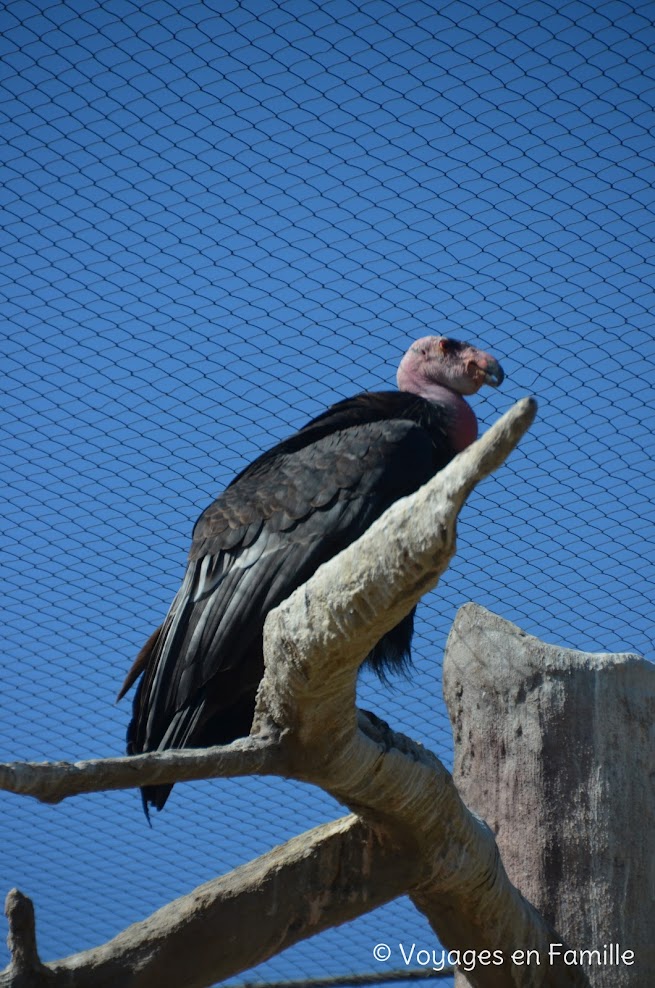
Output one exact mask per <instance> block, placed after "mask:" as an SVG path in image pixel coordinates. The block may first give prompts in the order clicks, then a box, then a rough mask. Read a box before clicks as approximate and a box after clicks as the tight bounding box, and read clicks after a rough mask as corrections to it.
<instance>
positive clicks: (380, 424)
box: [118, 336, 504, 821]
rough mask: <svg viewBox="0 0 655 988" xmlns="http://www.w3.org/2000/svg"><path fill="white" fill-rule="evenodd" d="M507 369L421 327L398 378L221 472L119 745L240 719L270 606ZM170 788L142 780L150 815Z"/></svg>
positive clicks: (452, 451)
mask: <svg viewBox="0 0 655 988" xmlns="http://www.w3.org/2000/svg"><path fill="white" fill-rule="evenodd" d="M503 378H504V373H503V371H502V368H501V366H500V364H499V363H498V361H497V360H496V359H495V358H494V357H492V356H491V355H490V354H488V353H485V352H484V351H482V350H479V349H478V348H477V347H475V346H473V345H471V344H470V343H463V342H460V341H458V340H454V339H450V338H449V337H445V336H425V337H422V338H421V339H419V340H417V341H416V342H414V343H413V344H412V345H411V346H410V347H409V349H408V350H407V352H406V353H405V354H404V356H403V358H402V360H401V362H400V365H399V367H398V371H397V386H398V390H396V391H391V390H390V391H378V392H363V393H361V394H358V395H355V396H354V397H351V398H346V399H344V400H341V401H338V402H337V403H336V404H334V405H332V406H331V407H330V408H328V409H327V410H326V411H324V412H322V413H321V414H320V415H318V416H317V417H316V418H314V419H312V420H311V421H310V422H308V423H307V424H306V425H304V426H303V427H302V428H301V429H300V430H299V431H297V432H296V433H295V434H293V435H292V436H290V437H289V438H288V439H285V440H283V441H282V442H279V443H278V444H277V445H275V446H273V448H272V449H269V450H268V451H267V452H264V453H263V454H262V455H260V456H258V457H257V458H256V459H255V460H254V461H253V462H252V463H251V464H250V465H249V466H247V467H246V468H245V469H244V470H242V471H241V472H240V473H239V474H238V475H237V476H236V477H235V478H234V480H232V481H231V483H230V484H229V485H228V487H227V488H226V489H225V490H224V491H223V493H222V494H220V495H219V497H218V498H217V499H216V500H215V501H214V502H213V503H212V504H211V505H209V507H208V508H206V510H205V511H204V512H203V513H202V514H201V516H200V518H199V519H198V521H197V522H196V524H195V526H194V529H193V537H192V544H191V549H190V552H189V556H188V563H187V568H186V573H185V576H184V579H183V582H182V585H181V587H180V589H179V591H178V592H177V594H176V596H175V598H174V600H173V603H172V604H171V607H170V610H169V611H168V614H167V615H166V617H165V618H164V621H163V623H162V624H161V626H160V627H159V628H157V629H156V630H155V631H154V632H153V633H152V634H151V635H150V637H149V638H148V640H147V641H146V643H145V644H144V646H143V648H142V649H141V651H140V652H139V654H138V655H137V657H136V659H135V661H134V663H133V665H132V667H131V669H130V671H129V672H128V674H127V677H126V679H125V682H124V683H123V686H122V688H121V690H120V693H119V695H118V699H120V698H121V697H123V696H124V695H125V694H126V693H127V691H128V690H129V689H130V688H131V687H132V685H133V684H134V683H135V682H136V681H137V680H138V685H137V689H136V692H135V696H134V701H133V706H132V718H131V721H130V723H129V727H128V731H127V752H128V754H130V755H135V754H140V753H142V752H150V751H162V750H165V749H169V748H202V747H209V746H211V745H220V744H228V743H229V742H231V741H233V740H235V739H236V738H239V737H246V736H247V735H248V734H249V733H250V728H251V725H252V719H253V714H254V709H255V695H256V693H257V688H258V686H259V683H260V680H261V678H262V676H263V672H264V657H263V628H264V621H265V619H266V616H267V614H268V612H269V611H270V610H272V609H273V608H274V607H276V606H277V605H278V604H280V603H281V602H282V601H283V600H285V599H286V598H287V597H288V596H289V595H290V594H291V593H292V592H293V591H294V590H295V589H297V588H298V587H299V586H301V585H302V584H303V583H305V582H306V581H307V580H308V579H309V578H310V576H312V574H313V573H314V572H315V571H316V570H317V569H318V567H319V566H320V565H321V564H322V563H324V562H326V561H327V560H328V559H331V558H332V557H333V556H335V555H336V554H337V553H339V552H341V550H342V549H344V548H346V546H348V545H350V544H351V543H352V542H354V541H356V539H358V538H359V537H360V536H361V535H362V534H363V532H365V531H366V530H367V529H368V528H369V526H370V525H371V524H372V523H373V522H374V521H375V520H376V519H377V518H379V517H380V515H382V513H383V512H384V511H385V510H386V509H387V508H388V507H390V505H392V504H393V503H394V502H395V501H397V500H398V499H399V498H401V497H404V496H406V495H408V494H411V493H413V492H414V491H416V490H418V488H419V487H421V486H422V485H423V484H425V483H426V482H427V481H428V480H429V479H430V478H431V477H433V476H434V475H435V474H436V473H437V472H438V471H439V470H442V469H443V468H444V467H445V466H446V465H447V464H448V463H449V462H450V460H452V459H453V457H454V456H455V455H456V454H457V453H459V452H461V451H462V450H463V449H465V448H466V447H467V446H468V445H470V444H471V443H472V442H473V441H474V440H475V439H476V438H477V433H478V423H477V419H476V416H475V413H474V412H473V409H472V408H471V406H470V405H469V403H468V402H467V401H466V397H465V396H470V395H473V394H475V393H476V392H477V391H478V390H479V389H480V388H481V387H482V386H483V385H484V384H487V385H490V386H492V387H498V386H499V385H500V384H501V383H502V381H503ZM414 611H415V609H414V610H412V611H411V612H410V613H409V614H408V615H407V616H406V617H405V618H403V620H402V621H400V623H399V624H398V625H396V627H395V628H393V629H392V630H391V631H389V632H388V633H387V634H386V635H384V637H383V638H382V639H381V640H380V641H379V642H378V643H377V644H376V645H375V646H374V647H373V649H372V650H371V652H370V653H369V655H368V656H367V659H366V662H367V663H368V665H369V667H371V668H372V669H373V670H374V671H375V672H376V673H377V674H378V675H379V676H380V678H382V679H383V680H384V679H386V677H387V674H388V673H390V672H394V671H402V670H403V669H406V668H407V666H408V663H409V661H410V647H411V639H412V633H413V626H414ZM171 789H172V785H168V784H165V785H164V784H157V785H149V786H148V785H147V786H143V787H142V789H141V796H142V802H143V807H144V810H145V813H146V817H147V818H148V821H150V808H151V807H154V808H156V809H157V810H161V809H162V808H163V806H164V804H165V802H166V800H167V798H168V795H169V793H170V791H171Z"/></svg>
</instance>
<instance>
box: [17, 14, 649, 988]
mask: <svg viewBox="0 0 655 988" xmlns="http://www.w3.org/2000/svg"><path fill="white" fill-rule="evenodd" d="M652 20H653V18H652V7H651V5H650V4H647V3H639V2H632V3H621V2H609V3H603V4H594V5H593V6H592V5H591V4H586V3H578V2H575V3H564V4H561V3H558V4H549V3H541V2H536V3H529V2H525V3H524V2H514V3H488V4H478V5H475V6H473V5H470V4H466V3H458V2H456V3H436V2H430V3H418V2H407V3H402V2H398V0H396V2H393V3H387V2H378V0H374V2H370V3H361V2H358V3H348V2H343V0H334V2H332V3H329V2H328V3H321V4H317V3H312V2H306V0H289V2H286V3H276V2H271V0H251V2H248V3H234V2H211V3H210V2H205V3H186V2H184V0H181V2H177V3H176V4H175V5H174V6H173V5H171V4H168V3H165V2H160V0H156V2H152V3H145V4H144V3H142V4H139V5H137V4H133V3H130V2H127V0H108V2H105V3H102V4H100V3H97V2H86V0H84V2H69V3H58V2H50V0H41V2H40V3H39V4H38V5H36V4H32V3H29V2H22V0H17V2H9V3H7V4H6V5H5V6H4V7H3V8H2V14H1V24H2V32H1V35H2V37H1V38H0V53H1V59H0V86H1V87H2V100H1V102H0V120H1V123H0V128H1V131H0V132H1V136H2V141H1V142H0V155H1V156H2V165H1V170H2V182H1V186H0V196H1V202H2V224H1V227H2V228H1V233H0V247H1V249H2V265H1V267H0V311H1V313H2V326H3V329H2V339H1V345H2V352H3V368H4V369H5V375H6V376H5V378H4V387H3V407H2V410H1V411H0V429H1V434H0V448H1V449H2V460H3V464H4V468H5V475H6V477H7V482H6V487H5V489H4V492H3V494H2V495H1V496H2V497H3V500H4V502H5V503H4V504H3V515H4V517H5V518H6V519H7V521H8V524H7V527H6V531H5V533H4V535H3V536H2V538H3V554H2V569H3V584H4V586H5V588H6V590H5V601H6V604H7V608H8V614H7V619H6V627H7V632H6V642H5V645H4V648H5V655H6V661H5V663H4V668H3V671H2V673H1V674H0V675H1V678H2V684H1V690H2V695H3V708H2V711H0V747H1V749H2V753H3V754H2V757H6V758H8V759H9V758H17V759H19V758H39V759H41V758H82V757H86V756H100V755H103V754H110V753H111V754H114V753H116V752H118V751H120V750H122V746H123V736H124V730H125V726H126V722H127V719H128V716H129V710H128V705H127V704H126V703H125V702H124V703H123V704H121V705H118V706H114V704H113V699H114V696H115V693H116V690H117V688H118V685H119V684H120V682H121V681H122V677H123V675H124V671H125V670H126V669H127V668H128V667H129V665H130V663H131V661H132V659H133V656H134V654H135V652H136V651H137V650H138V648H139V647H140V645H141V644H142V642H143V641H144V640H145V638H146V637H147V635H148V634H149V632H150V631H151V630H152V628H154V627H155V626H156V624H157V623H158V622H159V621H160V620H161V617H162V616H163V614H164V612H165V610H166V608H167V606H168V604H169V602H170V600H171V598H172V596H173V594H174V593H175V590H176V589H177V586H178V584H179V580H180V578H181V575H182V572H183V567H184V557H185V553H186V550H187V547H188V541H189V536H190V531H191V527H192V525H193V522H194V520H195V518H196V516H197V514H198V513H199V512H200V510H201V509H202V508H203V507H204V506H205V505H206V504H207V503H208V502H209V501H210V500H211V499H212V498H213V497H214V496H215V495H216V494H217V493H218V491H220V489H221V488H222V487H223V486H224V485H225V484H226V483H227V482H228V481H229V480H230V478H231V476H232V475H233V474H234V472H235V471H236V470H238V469H240V468H241V467H242V466H243V465H244V464H245V463H246V462H247V461H248V460H249V459H251V458H252V457H253V456H255V455H256V454H257V453H258V452H259V451H260V450H261V449H264V448H266V447H267V446H269V445H271V443H272V442H274V441H276V440H277V439H279V438H282V437H284V436H285V435H287V434H288V433H289V432H290V431H291V430H292V429H294V428H296V427H298V426H300V425H302V424H303V422H304V421H305V420H306V419H307V418H308V417H309V416H310V415H313V414H315V413H317V412H319V411H320V410H321V409H322V408H324V407H325V406H326V405H327V404H330V403H331V402H332V401H334V400H336V399H338V398H339V397H341V396H344V395H348V394H353V393H355V392H357V391H359V390H364V389H371V388H373V389H375V388H386V387H391V386H393V382H394V378H395V368H396V365H397V363H398V360H399V358H400V355H401V354H402V352H403V351H404V349H405V348H406V347H407V345H408V344H409V343H410V342H411V340H412V339H414V338H416V337H418V336H421V335H425V334H426V333H429V332H434V333H449V334H451V335H453V336H456V337H459V338H460V339H470V340H471V341H472V342H475V343H477V344H479V345H481V346H483V347H484V348H485V349H489V350H491V351H492V352H493V353H494V354H495V355H496V356H498V358H499V359H500V360H501V362H502V363H503V366H504V368H505V370H506V372H507V381H506V384H505V386H504V387H503V389H502V390H501V391H499V392H494V393H488V394H485V395H481V396H480V397H479V399H477V400H476V405H475V407H476V410H477V411H478V414H479V418H480V420H481V422H482V423H483V424H484V423H489V422H491V421H492V420H493V419H494V418H495V417H496V416H497V415H498V414H499V413H500V412H502V411H504V410H505V409H506V408H507V407H508V406H509V404H510V403H511V402H512V401H513V400H516V399H517V398H519V397H521V396H522V395H523V394H525V393H532V394H535V395H536V396H537V397H538V399H539V402H540V413H539V419H538V422H537V423H536V425H535V427H534V429H533V430H532V432H531V433H530V435H529V437H527V438H526V440H525V441H524V443H523V444H522V446H521V448H520V449H519V450H518V451H517V452H516V453H515V454H514V456H513V457H512V459H511V461H510V462H509V464H508V465H506V466H505V467H504V468H503V470H502V471H501V472H500V473H499V474H498V475H497V476H496V477H495V478H493V479H491V480H489V481H488V482H487V483H486V484H485V485H484V486H483V487H482V488H480V490H479V491H478V492H476V494H475V495H474V496H473V497H472V498H471V500H470V502H469V505H468V506H467V507H466V509H465V511H464V513H463V516H462V521H461V524H460V536H459V552H458V556H457V558H456V560H455V561H454V563H453V566H452V568H451V570H450V572H449V574H447V577H446V578H445V579H444V581H443V583H442V585H441V586H440V587H439V588H438V590H437V591H436V593H434V594H432V595H430V596H429V598H428V599H427V600H426V601H425V603H424V604H423V606H422V608H421V619H420V623H419V629H418V630H419V634H418V637H417V642H416V648H415V652H416V667H417V671H416V674H415V675H412V677H411V680H409V681H401V682H400V683H399V684H397V687H396V688H395V689H382V688H380V687H379V686H376V684H374V683H372V682H370V681H369V680H368V679H365V680H364V681H363V683H362V690H361V694H362V695H361V700H362V703H363V705H365V706H369V707H372V708H373V709H376V710H377V711H378V712H380V713H381V714H382V715H383V716H385V717H387V718H388V719H389V720H390V721H391V722H392V723H393V724H394V725H396V726H398V727H399V728H400V729H402V730H404V731H406V732H407V733H409V734H412V735H413V736H415V737H417V738H418V739H419V740H422V741H425V742H426V743H428V744H429V745H430V747H432V748H433V750H435V751H437V753H439V754H440V755H441V756H442V757H443V758H444V759H445V760H446V761H447V762H448V761H449V760H450V758H451V742H450V731H449V727H448V722H447V716H446V714H445V711H444V709H443V704H442V701H441V697H440V682H439V664H440V656H441V652H442V649H443V643H444V640H445V635H446V634H447V630H448V628H449V626H450V623H451V621H452V618H453V616H454V614H455V612H456V609H457V607H458V606H459V605H460V604H461V603H463V602H464V601H466V600H469V599H473V600H476V601H477V602H478V603H481V604H483V605H485V606H488V607H490V608H491V609H493V610H496V611H497V612H498V613H500V614H502V615H503V616H505V617H507V618H509V619H510V620H513V621H516V622H517V623H518V624H520V625H521V627H523V628H524V629H525V630H526V631H528V632H530V633H532V634H538V635H540V636H541V637H543V638H545V639H546V640H548V641H552V642H561V643H562V644H565V645H570V646H573V647H577V648H589V649H594V650H631V651H637V652H639V653H641V654H646V655H648V656H649V657H651V658H652V655H653V653H652V595H653V583H654V572H653V561H652V556H653V553H652V544H653V508H652V480H653V466H652V464H653V452H654V450H653V446H654V443H653V415H652V412H653V392H652V380H653V362H654V359H655V340H654V334H653V325H652V324H653V310H654V307H655V279H654V267H653V261H654V257H655V247H653V241H654V234H655V210H654V203H655V192H654V191H653V189H654V188H655V165H654V161H655V139H654V138H653V133H654V132H655V113H654V103H655V56H654V55H653V51H654V43H655V36H654V35H655V29H654V28H653V23H652ZM217 799H218V800H219V802H218V803H217ZM299 806H301V807H302V808H303V809H302V813H299ZM217 809H218V810H219V812H217ZM340 812H341V811H340V809H339V807H337V806H336V805H335V804H333V803H332V802H331V801H330V800H328V799H327V798H326V797H324V796H322V794H320V793H319V792H316V791H314V790H312V789H308V788H304V787H303V788H301V787H294V786H290V785H289V784H286V783H285V784H283V783H278V782H271V781H270V780H269V781H266V780H265V781H255V780H248V781H245V782H244V781H239V780H235V781H232V782H226V783H212V784H201V785H197V786H189V787H185V788H182V787H178V789H177V790H176V791H175V793H174V795H173V797H172V799H171V801H170V803H169V805H168V806H167V808H166V811H165V812H164V813H163V814H161V815H159V816H157V817H156V819H155V820H154V828H153V830H148V828H147V827H146V826H145V823H144V820H143V818H142V815H141V812H140V806H139V801H138V798H137V796H136V795H135V794H134V793H126V794H111V795H98V796H93V797H88V798H84V799H79V800H76V801H74V802H71V803H70V804H64V805H62V806H59V807H40V806H37V805H32V804H31V803H28V802H27V801H21V800H18V799H16V798H13V797H9V796H5V797H2V815H1V816H0V838H1V839H2V841H3V844H4V846H5V847H8V848H9V850H8V853H7V855H6V856H5V857H4V860H3V864H2V865H0V879H1V881H0V886H1V887H2V889H3V890H5V889H8V888H9V887H10V886H11V885H14V884H16V885H18V886H19V887H20V888H22V890H23V891H25V892H26V893H27V894H29V895H32V896H34V898H35V901H36V905H37V920H38V926H39V941H40V945H41V949H42V954H43V956H44V957H45V958H52V957H56V956H61V955H63V954H65V953H68V952H71V951H73V950H77V949H81V948H83V947H85V946H91V945H93V944H95V943H99V942H101V941H102V940H104V939H106V938H108V937H109V936H111V935H113V934H114V933H116V932H117V931H118V930H119V929H121V928H122V927H123V926H124V925H126V924H127V923H128V922H132V921H134V920H136V919H139V918H141V917H143V916H145V915H147V914H148V913H149V912H151V911H152V910H153V909H155V908H157V907H158V906H159V905H161V904H162V903H163V902H165V901H167V900H168V899H169V898H171V897H172V896H174V895H178V894H182V893H183V892H185V891H188V890H190V889H191V888H192V887H193V886H194V885H196V884H198V883H199V882H201V881H203V880H206V879H207V878H209V877H211V876H212V875H214V874H216V873H219V872H221V871H224V870H226V869H228V868H229V867H232V866H233V865H235V864H238V863H239V862H241V861H244V860H247V859H249V858H250V857H252V856H253V855H254V854H256V853H263V852H264V851H266V850H267V849H268V848H269V847H270V846H272V845H273V844H275V843H278V842H280V841H282V840H284V839H286V838H287V837H289V836H291V835H292V834H294V833H297V832H298V831H299V830H301V829H304V828H306V827H309V826H312V825H314V824H316V823H319V822H320V821H322V820H324V819H327V818H331V817H334V816H337V815H339V814H340ZM299 817H301V819H300V820H299ZM253 818H255V819H256V826H253ZM3 894H4V893H3ZM80 907H81V908H80ZM81 909H83V914H84V915H85V919H86V921H85V924H84V927H83V928H80V923H79V915H80V912H81ZM429 936H430V935H429V933H428V932H427V930H426V927H425V924H424V923H423V921H422V920H421V919H420V918H419V917H417V916H416V914H415V913H414V912H413V911H412V909H411V907H409V906H408V905H404V904H396V905H393V906H390V907H387V908H386V909H385V910H382V911H379V912H378V913H376V914H375V915H372V916H370V917H367V918H366V919H362V920H360V921H358V922H357V923H355V924H351V925H350V926H348V927H345V928H343V929H341V930H338V931H332V932H331V933H330V934H328V935H326V936H324V937H322V938H319V939H318V940H316V941H310V942H308V943H307V944H304V945H301V946H299V947H298V948H295V949H294V950H292V951H290V952H288V953H287V954H285V955H283V956H281V957H280V958H278V959H276V960H274V961H272V962H270V963H269V964H268V965H266V966H265V968H262V970H261V972H258V975H260V976H261V977H267V978H269V979H273V978H284V977H307V976H310V975H312V974H313V975H319V974H323V973H329V974H336V973H340V972H342V971H344V970H346V971H347V970H354V971H359V972H362V971H367V970H370V969H372V968H373V966H374V962H373V961H372V959H371V949H372V946H373V945H374V944H375V943H377V942H378V941H379V940H384V939H385V938H387V937H389V938H393V937H396V938H400V939H404V940H405V941H407V940H408V939H409V940H410V942H411V941H412V940H416V941H417V942H418V943H419V944H421V945H422V944H423V943H424V942H425V943H426V944H427V945H428V946H429V945H430V943H431V941H430V939H429ZM0 954H1V951H0ZM2 962H4V957H2V956H0V963H2Z"/></svg>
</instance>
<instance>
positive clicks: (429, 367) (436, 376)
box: [397, 336, 505, 450]
mask: <svg viewBox="0 0 655 988" xmlns="http://www.w3.org/2000/svg"><path fill="white" fill-rule="evenodd" d="M504 376H505V375H504V374H503V371H502V368H501V366H500V364H499V363H498V361H497V360H496V359H495V358H494V357H492V356H491V355H490V354H488V353H485V352H484V350H478V348H477V347H474V346H472V345H471V344H470V343H460V342H458V341H457V340H451V339H449V338H448V337H446V336H424V337H423V338H422V339H420V340H417V341H416V343H412V345H411V347H410V348H409V350H408V351H407V353H406V354H405V356H404V357H403V359H402V360H401V361H400V366H399V367H398V375H397V381H398V387H399V389H400V390H401V391H409V392H411V393H412V394H416V395H420V396H421V397H422V398H426V399H427V400H428V401H432V402H434V403H436V404H438V405H440V406H442V407H443V408H444V411H445V412H446V414H447V416H448V418H449V420H450V439H451V442H452V443H453V446H454V447H455V449H457V450H461V449H464V448H465V447H466V446H468V445H469V444H470V443H472V442H473V440H474V439H475V438H476V437H477V432H478V424H477V420H476V418H475V415H474V413H473V411H472V409H471V408H470V406H469V405H468V403H467V402H466V401H465V400H464V398H463V397H462V395H472V394H475V393H476V392H477V391H479V390H480V388H481V387H482V385H483V384H489V385H491V387H493V388H497V387H498V385H499V384H501V383H502V381H503V378H504Z"/></svg>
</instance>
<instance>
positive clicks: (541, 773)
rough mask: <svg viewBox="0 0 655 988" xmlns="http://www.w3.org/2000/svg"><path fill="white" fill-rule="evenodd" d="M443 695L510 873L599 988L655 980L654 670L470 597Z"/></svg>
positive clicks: (470, 781)
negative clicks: (547, 638) (549, 633)
mask: <svg viewBox="0 0 655 988" xmlns="http://www.w3.org/2000/svg"><path fill="white" fill-rule="evenodd" d="M444 693H445V696H446V702H447V704H448V708H449V711H450V716H451V720H452V723H453V728H454V733H455V750H456V756H455V768H454V778H455V781H456V784H457V786H458V789H459V791H460V793H461V794H462V797H463V799H464V800H465V802H466V804H467V805H468V806H469V807H470V808H471V809H472V810H474V812H476V813H478V814H479V815H480V816H481V817H482V818H483V819H484V820H486V822H487V823H488V824H489V826H490V827H491V829H492V831H493V833H494V834H495V836H496V841H497V844H498V847H499V849H500V852H501V855H502V858H503V862H504V864H505V867H506V869H507V872H508V874H509V877H510V879H511V880H512V882H513V883H514V884H515V885H516V886H517V887H518V888H519V889H520V890H521V891H522V892H523V894H524V895H525V896H526V897H527V898H528V899H529V900H530V901H531V902H532V903H533V904H534V905H535V906H536V908H537V909H538V910H539V912H540V913H541V914H542V915H543V916H544V917H546V919H548V920H549V921H550V922H551V923H552V924H553V925H554V926H555V927H556V928H557V929H558V930H559V931H560V932H561V933H562V934H563V935H564V936H566V938H567V941H568V943H569V944H570V946H571V948H573V949H575V950H576V951H577V952H578V953H577V954H576V955H575V956H576V957H577V959H578V960H580V959H581V960H582V961H583V962H585V961H586V963H584V967H585V969H586V970H587V972H588V974H589V977H590V980H591V983H592V985H593V986H594V988H610V986H611V988H645V986H646V985H648V984H651V983H653V979H654V978H655V910H654V908H653V907H654V902H653V899H654V896H655V885H654V884H653V883H654V874H655V873H654V872H653V861H655V785H654V780H655V741H654V738H653V724H654V722H655V666H653V665H651V664H650V663H648V662H646V661H644V660H643V659H640V658H639V657H638V656H635V655H627V654H620V655H609V654H590V653H585V652H577V651H573V650H571V649H565V648H560V647H556V646H553V645H546V644H544V643H543V642H541V641H539V640H538V639H536V638H532V637H530V636H529V635H526V634H525V633H524V632H523V631H521V630H520V629H519V628H517V627H515V626H514V625H512V624H510V623H509V622H507V621H504V620H503V619H501V618H499V617H497V616H495V615H493V614H490V613H489V612H488V611H485V610H484V609H483V608H481V607H478V606H476V605H473V604H468V605H466V606H465V607H463V608H462V609H461V610H460V612H459V614H458V616H457V619H456V621H455V624H454V625H453V628H452V631H451V633H450V637H449V640H448V645H447V648H446V655H445V659H444ZM516 946H517V948H520V947H522V946H523V945H522V944H521V943H517V944H516ZM562 949H563V948H562ZM580 951H596V952H597V953H593V954H582V955H581V954H580ZM573 956H574V955H571V959H573ZM557 959H558V960H560V961H561V960H562V958H561V957H558V958H557ZM535 963H536V962H535ZM550 964H552V962H550V961H549V958H548V957H547V956H546V957H542V958H541V966H542V970H546V969H547V968H548V967H549V965H550ZM468 983H469V982H467V981H466V979H465V978H464V977H463V976H461V975H458V976H457V979H456V985H457V986H458V988H461V986H464V985H466V984H468Z"/></svg>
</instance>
